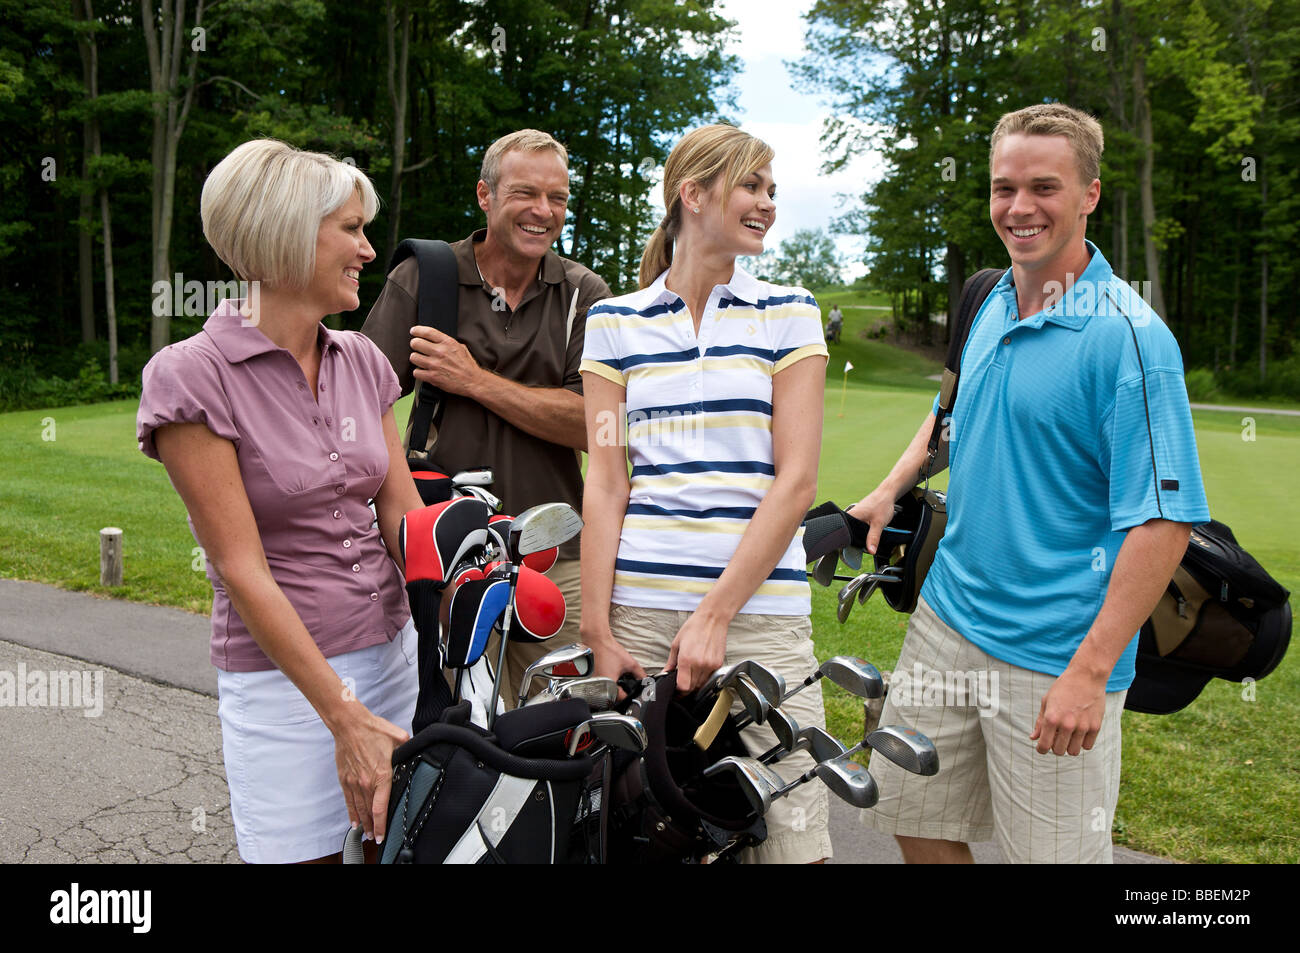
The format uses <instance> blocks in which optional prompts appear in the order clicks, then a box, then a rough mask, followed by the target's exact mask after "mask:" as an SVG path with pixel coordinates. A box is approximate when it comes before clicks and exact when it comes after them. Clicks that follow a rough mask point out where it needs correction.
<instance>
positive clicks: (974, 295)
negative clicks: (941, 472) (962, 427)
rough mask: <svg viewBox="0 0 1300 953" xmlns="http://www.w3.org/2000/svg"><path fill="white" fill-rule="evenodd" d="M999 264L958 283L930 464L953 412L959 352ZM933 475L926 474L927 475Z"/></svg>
mask: <svg viewBox="0 0 1300 953" xmlns="http://www.w3.org/2000/svg"><path fill="white" fill-rule="evenodd" d="M1003 273H1004V272H1003V269H1001V268H983V269H981V270H979V271H977V272H975V274H973V275H971V276H970V277H969V278H967V279H966V283H965V284H964V285H962V286H961V299H960V300H959V301H958V304H957V320H956V323H955V324H954V325H953V327H952V335H951V336H950V337H949V339H948V356H947V358H946V359H945V360H944V367H943V383H941V384H940V385H939V412H938V413H937V414H935V415H934V429H933V430H931V431H930V445H929V448H928V449H929V453H930V463H928V464H927V469H928V468H929V467H930V466H932V465H933V461H934V459H935V456H936V455H937V454H938V452H939V440H940V438H941V436H942V434H943V422H944V420H945V419H947V417H948V415H949V414H951V413H952V408H953V405H954V404H956V403H957V381H958V378H959V377H960V376H961V354H962V351H964V350H965V349H966V340H967V339H968V338H969V337H970V329H971V325H973V324H974V323H975V315H977V314H979V310H980V308H981V307H983V305H984V302H985V301H986V300H987V299H988V296H989V294H990V293H991V292H992V291H993V286H994V285H996V284H997V283H998V282H999V281H1000V280H1001V279H1002V275H1003ZM929 475H932V474H928V473H927V476H929Z"/></svg>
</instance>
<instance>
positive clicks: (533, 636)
mask: <svg viewBox="0 0 1300 953" xmlns="http://www.w3.org/2000/svg"><path fill="white" fill-rule="evenodd" d="M566 614H567V610H566V608H565V605H564V596H563V594H561V592H560V588H559V586H557V585H556V584H555V583H554V582H552V581H551V580H550V579H548V578H547V577H546V576H543V575H542V574H541V573H540V572H538V571H537V570H535V569H529V568H528V567H527V566H520V567H519V583H518V584H517V586H516V588H515V619H514V622H513V623H512V624H511V626H510V638H512V639H516V640H517V641H520V642H543V641H545V640H546V639H549V638H550V637H551V636H553V635H554V634H555V633H556V632H559V631H560V629H561V628H562V627H563V626H564V619H565V616H566Z"/></svg>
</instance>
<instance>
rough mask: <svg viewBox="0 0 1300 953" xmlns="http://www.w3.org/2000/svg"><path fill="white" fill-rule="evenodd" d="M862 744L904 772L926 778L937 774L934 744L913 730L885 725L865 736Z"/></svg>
mask: <svg viewBox="0 0 1300 953" xmlns="http://www.w3.org/2000/svg"><path fill="white" fill-rule="evenodd" d="M862 743H863V744H865V745H866V746H867V747H868V748H870V749H871V750H872V751H879V752H880V753H881V754H882V755H883V756H884V757H886V758H888V759H889V760H890V761H892V762H894V764H896V765H898V766H899V767H900V768H902V769H903V770H904V771H910V772H912V773H913V774H920V775H925V776H927V777H929V776H931V775H935V774H938V773H939V753H938V752H937V751H935V750H934V742H933V741H931V740H930V739H929V738H927V737H926V736H925V735H923V734H921V733H920V732H919V731H917V730H916V729H915V728H907V727H905V726H903V725H887V726H885V727H884V728H877V729H876V730H875V731H873V732H872V733H871V734H869V735H867V737H866V738H864V739H862Z"/></svg>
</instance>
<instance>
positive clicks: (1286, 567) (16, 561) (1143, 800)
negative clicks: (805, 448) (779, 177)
mask: <svg viewBox="0 0 1300 953" xmlns="http://www.w3.org/2000/svg"><path fill="white" fill-rule="evenodd" d="M841 306H842V307H843V304H842V305H841ZM823 307H824V308H829V303H828V302H823ZM872 315H873V312H871V311H866V310H850V309H848V308H846V309H845V334H844V340H843V343H841V344H839V345H836V346H835V347H833V348H832V357H831V364H830V369H829V376H828V385H827V395H826V414H825V433H824V438H823V451H822V460H821V485H820V488H819V493H818V499H819V500H824V499H833V500H835V501H836V502H838V503H840V504H841V505H848V504H849V503H850V502H852V501H853V500H856V499H857V498H859V497H860V496H861V495H862V494H864V493H865V492H866V491H867V490H869V489H870V488H871V487H872V486H874V484H875V483H876V481H878V480H879V479H880V477H881V476H883V475H884V473H885V472H886V471H887V470H888V469H889V467H890V466H891V465H892V463H893V462H894V460H895V459H896V457H897V455H898V453H899V452H900V451H901V450H902V448H903V447H904V446H905V445H906V443H907V441H908V440H909V439H910V438H911V436H912V434H913V433H915V431H916V428H917V426H918V425H919V423H920V421H921V420H922V419H923V417H924V415H925V414H926V412H927V410H928V408H929V403H930V399H931V396H932V395H933V393H934V391H935V389H936V385H935V384H934V382H932V381H927V380H926V379H925V378H926V376H927V375H928V374H933V373H936V372H937V371H938V370H939V368H938V366H937V365H935V364H933V363H931V362H928V361H926V360H925V359H923V358H921V357H918V356H916V355H912V354H908V353H905V352H901V351H898V350H895V349H893V348H890V347H888V346H887V345H884V344H881V343H879V342H875V341H867V340H862V339H859V338H858V337H857V335H856V334H855V331H856V329H858V328H861V327H863V326H865V325H866V324H867V323H868V322H870V321H872V320H874V318H873V317H871V316H872ZM846 359H847V360H849V361H851V362H852V364H853V366H854V370H853V371H852V372H850V374H849V384H848V386H847V388H842V384H843V380H844V374H843V367H844V361H845V360H846ZM841 407H843V414H842V415H841ZM405 410H406V406H405V402H404V403H403V404H401V405H399V418H400V417H403V416H404V415H405ZM1195 418H1196V434H1197V441H1198V447H1199V450H1200V456H1201V462H1202V466H1203V468H1204V474H1205V480H1206V484H1207V491H1208V494H1209V498H1210V503H1211V507H1212V510H1213V512H1214V515H1215V516H1216V517H1217V518H1218V519H1220V520H1222V521H1224V522H1226V523H1227V524H1229V525H1230V526H1232V527H1233V529H1234V530H1235V531H1236V533H1237V535H1238V537H1239V539H1240V540H1241V541H1242V542H1243V544H1244V545H1245V546H1246V547H1247V548H1248V549H1250V550H1251V552H1252V553H1253V554H1254V555H1255V556H1256V557H1257V558H1258V559H1259V560H1260V562H1262V563H1263V564H1264V565H1265V566H1266V567H1267V568H1268V569H1269V570H1270V572H1272V573H1273V575H1275V576H1276V577H1277V578H1278V579H1279V580H1280V581H1281V582H1282V584H1283V585H1285V586H1286V587H1287V588H1288V589H1290V590H1292V591H1293V592H1294V591H1296V590H1297V589H1300V546H1297V544H1296V538H1297V535H1298V533H1297V530H1300V523H1298V521H1297V520H1296V518H1295V516H1294V511H1292V510H1291V509H1290V508H1289V505H1288V504H1289V496H1290V494H1289V489H1290V483H1291V479H1292V473H1293V471H1294V469H1295V466H1296V464H1297V462H1300V418H1288V417H1281V416H1263V415H1261V416H1259V417H1257V418H1256V419H1255V422H1254V429H1253V432H1251V430H1250V429H1249V427H1248V426H1247V425H1243V423H1242V415H1240V414H1234V413H1224V412H1197V413H1196V415H1195ZM134 420H135V404H134V402H117V403H110V404H97V405H93V406H85V407H65V408H59V409H57V410H48V411H23V412H18V413H10V414H4V415H0V459H3V460H4V462H5V468H4V479H3V481H2V482H0V513H2V514H3V515H2V516H0V575H2V576H4V577H8V578H15V579H31V580H37V581H41V582H47V583H53V584H55V585H58V586H62V587H64V588H67V589H78V590H87V591H91V592H96V593H102V594H105V595H111V596H117V597H120V598H126V599H132V600H136V601H139V602H146V603H156V604H161V605H171V606H179V607H181V608H185V609H189V610H191V611H194V612H206V611H207V610H208V607H209V604H210V601H211V592H210V589H209V587H208V583H207V580H206V578H205V577H204V575H203V572H202V565H201V561H198V560H196V558H195V547H196V544H195V542H194V540H193V538H192V537H191V536H190V533H189V530H188V528H187V526H186V522H185V511H184V508H183V507H182V506H181V502H180V499H179V498H178V497H177V496H176V494H175V492H174V491H173V490H172V488H171V485H170V484H169V483H168V481H167V476H166V474H165V473H164V472H163V469H162V467H161V466H160V465H159V464H157V463H154V462H153V461H151V460H148V459H146V458H145V457H144V456H143V455H142V454H141V453H139V452H138V450H137V449H136V444H135V424H134ZM1250 438H1253V439H1250ZM939 482H940V483H942V481H939ZM105 526H117V527H120V528H121V529H122V530H123V532H124V535H123V543H124V561H125V578H126V584H125V585H123V586H122V587H120V588H116V589H112V590H104V589H103V588H101V587H100V586H99V584H98V552H99V543H98V538H97V537H98V532H99V530H100V529H101V528H102V527H105ZM196 567H197V568H196ZM836 591H837V590H836V588H832V589H829V590H824V589H821V588H819V587H817V586H814V587H813V624H814V632H815V639H816V643H817V653H818V656H819V657H821V658H826V657H829V656H831V655H836V654H852V655H860V656H862V657H864V658H866V659H868V660H869V661H871V662H874V663H875V664H876V665H877V666H879V667H880V668H881V669H889V668H891V667H892V666H893V664H894V662H895V661H896V660H897V657H898V651H899V647H900V645H901V643H902V638H903V632H904V628H905V621H906V620H905V618H904V617H902V616H899V615H897V614H896V613H893V612H891V611H890V610H889V609H888V608H887V607H886V606H885V604H884V602H883V600H880V599H873V600H872V601H871V602H870V603H869V604H868V605H866V606H860V607H858V608H857V609H856V610H855V611H854V614H853V616H852V617H851V618H850V620H849V623H848V625H845V626H841V625H839V623H838V622H836V620H835V612H834V598H835V592H836ZM1296 655H1297V653H1295V652H1293V653H1291V656H1290V657H1289V658H1288V659H1287V660H1286V661H1284V662H1283V664H1282V665H1281V666H1280V668H1279V669H1278V670H1277V671H1276V672H1274V673H1273V674H1272V675H1271V676H1269V677H1268V679H1266V680H1265V681H1263V682H1261V683H1260V684H1259V685H1258V686H1255V696H1254V698H1253V700H1247V699H1245V698H1243V691H1242V688H1241V686H1238V685H1234V684H1230V683H1227V682H1219V681H1216V682H1213V683H1211V684H1210V685H1209V686H1208V687H1207V688H1206V690H1205V691H1204V692H1203V693H1202V694H1201V696H1200V698H1199V699H1198V700H1197V701H1196V702H1194V703H1193V704H1192V705H1191V706H1190V707H1189V708H1188V709H1186V710H1184V711H1182V712H1179V713H1177V714H1174V715H1169V716H1163V717H1156V716H1148V715H1137V714H1133V713H1126V714H1125V716H1124V721H1125V732H1124V738H1125V741H1124V772H1123V782H1122V787H1121V792H1120V802H1119V810H1118V817H1117V819H1116V823H1115V839H1116V842H1118V843H1123V844H1126V845H1128V846H1130V847H1134V848H1137V849H1141V850H1147V851H1151V852H1153V853H1157V854H1162V855H1165V856H1169V857H1173V858H1177V859H1179V860H1184V861H1192V862H1196V861H1203V862H1275V863H1277V862H1283V863H1285V862H1289V863H1295V862H1297V861H1300V834H1298V833H1297V832H1300V759H1297V758H1296V756H1295V753H1294V745H1293V735H1294V734H1295V733H1296V730H1297V728H1298V727H1300V663H1297V662H1296ZM826 699H827V712H828V719H829V723H830V728H831V730H832V732H833V733H835V734H836V735H837V736H839V737H840V738H844V739H853V738H854V736H855V732H857V731H860V728H861V723H862V711H861V707H860V703H858V702H857V701H856V700H855V699H852V698H849V697H848V696H847V695H846V694H845V693H844V692H842V691H841V690H840V689H838V688H836V687H834V686H829V687H828V688H827V690H826Z"/></svg>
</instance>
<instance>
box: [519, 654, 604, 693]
mask: <svg viewBox="0 0 1300 953" xmlns="http://www.w3.org/2000/svg"><path fill="white" fill-rule="evenodd" d="M566 667H571V669H572V673H573V674H574V675H576V676H578V677H580V678H581V677H585V676H587V675H590V674H591V667H592V660H591V649H589V648H588V647H587V646H585V645H583V644H582V643H581V642H574V643H573V644H572V645H562V646H560V647H559V648H558V649H556V650H555V651H553V652H547V653H546V654H545V655H543V656H542V657H541V658H539V659H537V660H536V661H535V662H533V663H532V664H531V665H529V666H528V667H527V668H526V669H524V677H523V681H522V682H521V683H520V685H519V703H520V704H523V701H524V699H525V698H526V697H527V696H528V686H529V685H530V684H532V681H533V679H534V678H536V677H537V676H539V675H551V674H553V673H554V672H555V671H556V670H557V669H564V668H566ZM566 674H567V673H566Z"/></svg>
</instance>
